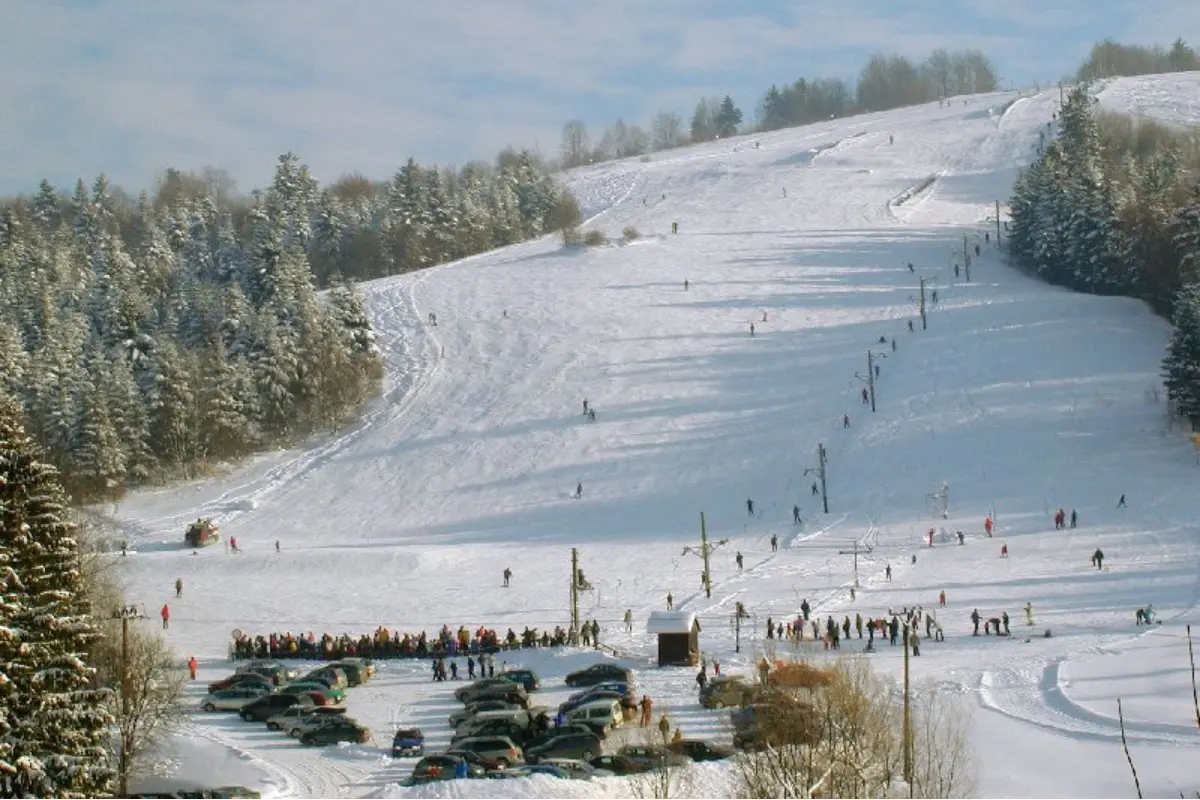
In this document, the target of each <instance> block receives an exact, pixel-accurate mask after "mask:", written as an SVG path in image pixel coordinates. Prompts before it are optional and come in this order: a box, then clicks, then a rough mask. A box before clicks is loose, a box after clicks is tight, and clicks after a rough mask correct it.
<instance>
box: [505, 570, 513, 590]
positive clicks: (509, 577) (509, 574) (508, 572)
mask: <svg viewBox="0 0 1200 800" xmlns="http://www.w3.org/2000/svg"><path fill="white" fill-rule="evenodd" d="M510 580H512V569H510V568H509V567H505V568H504V585H505V587H507V586H508V582H509V581H510Z"/></svg>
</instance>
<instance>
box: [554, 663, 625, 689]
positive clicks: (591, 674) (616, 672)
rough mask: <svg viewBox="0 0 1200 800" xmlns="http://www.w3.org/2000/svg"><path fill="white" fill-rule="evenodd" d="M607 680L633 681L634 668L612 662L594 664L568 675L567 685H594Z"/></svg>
mask: <svg viewBox="0 0 1200 800" xmlns="http://www.w3.org/2000/svg"><path fill="white" fill-rule="evenodd" d="M606 681H620V682H621V683H624V684H627V685H628V684H632V683H633V670H631V669H625V668H624V667H621V666H618V665H616V664H610V663H600V664H592V665H591V666H590V667H585V668H584V669H581V670H576V671H575V672H572V673H570V674H569V675H567V686H593V685H595V684H597V683H604V682H606Z"/></svg>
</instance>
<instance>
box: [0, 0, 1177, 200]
mask: <svg viewBox="0 0 1200 800" xmlns="http://www.w3.org/2000/svg"><path fill="white" fill-rule="evenodd" d="M1141 2H1142V7H1145V6H1149V5H1155V6H1156V7H1157V8H1156V14H1155V15H1154V17H1155V20H1156V26H1152V25H1151V23H1150V22H1149V21H1147V22H1144V23H1142V25H1143V27H1145V28H1151V27H1153V29H1154V30H1155V31H1157V30H1158V29H1159V28H1161V29H1162V30H1164V31H1168V30H1172V29H1173V27H1172V26H1171V25H1170V24H1169V20H1170V19H1171V18H1172V16H1171V15H1172V14H1177V15H1178V17H1179V19H1181V20H1184V21H1185V22H1186V23H1187V25H1193V26H1195V25H1200V20H1198V19H1197V16H1198V15H1200V12H1198V11H1197V10H1196V8H1193V6H1195V5H1198V4H1196V3H1195V2H1194V0H1141ZM948 5H952V4H950V3H948V2H947V0H905V2H903V3H896V4H887V3H880V2H878V1H877V0H840V1H839V2H836V3H828V2H824V0H821V2H816V1H815V0H814V1H811V2H808V1H802V2H798V3H793V2H788V0H746V2H744V3H728V2H719V1H718V0H656V2H653V3H649V2H645V1H644V0H606V2H604V3H592V2H583V0H505V2H502V3H501V2H493V1H492V0H440V1H439V2H433V3H425V2H407V1H406V0H399V1H393V0H356V2H354V3H326V2H321V1H320V0H255V2H253V3H246V2H237V1H236V0H205V2H204V3H200V4H192V5H184V6H180V5H176V4H149V3H145V2H141V0H109V2H105V3H94V4H93V3H87V4H82V3H53V2H48V1H44V2H38V3H24V4H12V5H11V6H10V7H9V8H8V10H7V11H6V24H5V25H3V26H0V68H2V69H3V72H4V75H5V80H4V81H3V82H0V107H2V108H4V109H5V124H4V125H2V126H0V155H3V156H4V157H3V158H0V191H12V190H30V189H32V187H33V186H34V185H35V184H36V182H37V180H38V179H39V178H40V177H42V176H48V177H51V178H52V179H53V180H56V181H57V182H60V183H62V182H67V181H70V180H73V178H74V176H75V175H79V174H82V175H84V176H85V178H87V177H89V176H91V175H93V174H95V173H98V172H100V171H106V172H108V173H109V175H110V178H111V179H112V180H113V181H114V182H116V183H120V184H124V185H126V186H128V187H129V188H131V189H137V188H141V187H143V186H146V185H147V184H149V183H150V181H151V180H152V178H153V176H154V175H155V173H156V172H157V171H158V170H160V169H161V168H163V167H165V166H168V165H175V166H180V167H184V168H198V167H201V166H204V165H208V164H211V165H215V166H220V167H223V168H225V169H227V170H228V171H229V172H230V173H231V174H233V175H234V176H235V177H236V178H237V179H238V180H239V182H240V183H241V185H242V186H243V187H244V188H248V187H250V186H253V185H261V184H262V183H263V182H265V181H266V180H267V179H268V178H269V176H270V173H271V170H272V167H273V164H274V161H275V156H276V155H278V153H280V152H283V151H285V150H288V149H293V150H295V151H296V152H298V153H299V154H300V155H301V157H302V158H304V159H305V160H306V161H308V162H309V163H310V165H311V166H312V168H313V170H314V172H315V173H316V174H318V175H319V176H321V177H322V178H325V179H332V178H334V177H336V176H337V175H339V174H341V173H344V172H348V171H355V170H357V171H362V172H364V173H366V174H368V175H372V176H378V177H384V176H386V175H389V174H391V172H393V171H394V170H395V168H396V167H397V166H398V165H400V164H401V163H403V161H404V160H405V159H406V158H407V157H408V156H409V155H414V156H416V157H417V158H418V159H420V160H423V161H440V162H457V163H462V162H464V161H466V160H469V159H470V158H476V157H485V158H486V157H490V156H491V155H492V154H494V153H495V152H496V151H497V150H498V149H499V147H501V146H503V145H505V144H517V145H526V144H529V145H531V144H533V143H534V142H535V141H539V142H540V144H541V147H542V149H543V150H544V151H547V152H553V151H554V150H555V149H556V146H557V143H558V134H559V131H560V129H561V125H562V123H563V121H565V120H567V119H570V118H574V117H581V118H583V119H585V120H587V121H588V122H591V123H593V124H596V125H599V124H601V123H605V122H608V121H611V120H612V119H615V118H616V117H618V116H621V117H624V118H625V119H626V120H627V121H629V122H645V121H647V120H648V118H649V117H650V116H651V115H652V114H653V113H654V112H655V111H658V110H660V109H662V108H668V109H669V110H675V111H678V112H680V113H681V114H682V115H684V116H685V117H686V116H687V114H688V113H689V112H690V106H691V104H692V103H693V102H694V101H695V99H697V98H698V97H700V96H702V95H712V94H725V93H731V94H733V95H734V96H735V98H736V99H737V100H738V101H739V103H740V104H741V105H742V106H743V108H744V109H745V110H746V112H747V115H748V116H750V115H752V113H753V108H754V105H755V104H756V103H757V100H758V99H759V96H760V95H761V92H762V91H763V90H764V89H765V88H766V86H767V85H768V84H770V83H772V82H785V81H791V80H794V79H795V78H797V77H799V76H800V75H809V76H813V75H838V76H842V77H852V75H853V74H854V72H855V70H856V69H857V67H858V66H859V65H860V64H861V63H862V60H863V56H864V54H865V53H867V52H870V51H874V50H887V51H899V52H903V53H906V54H909V55H912V56H917V57H920V56H923V55H924V54H925V53H927V52H928V51H929V50H930V49H932V48H933V47H937V46H945V47H948V48H951V49H956V48H961V47H978V48H980V49H982V50H983V51H984V52H988V53H991V54H992V55H993V57H994V58H995V59H996V60H997V61H998V62H999V63H1000V65H1001V68H1002V71H1004V70H1005V69H1006V68H1008V67H1010V66H1012V67H1015V66H1016V64H1017V62H1023V63H1024V64H1026V65H1028V69H1026V70H1025V71H1026V73H1027V74H1037V75H1039V76H1043V75H1044V73H1047V72H1048V73H1049V74H1045V75H1044V76H1045V77H1051V76H1053V75H1054V74H1055V73H1060V72H1063V71H1066V70H1068V69H1070V68H1071V67H1072V66H1073V64H1072V63H1065V62H1064V61H1063V59H1064V55H1063V49H1064V43H1063V42H1062V41H1060V40H1061V39H1062V38H1063V37H1062V35H1061V30H1062V29H1061V28H1058V26H1059V25H1065V24H1066V23H1067V22H1068V21H1069V20H1071V19H1074V20H1076V22H1078V21H1080V17H1079V15H1080V14H1083V15H1084V17H1086V16H1087V13H1088V9H1092V10H1093V11H1095V10H1098V9H1099V8H1100V7H1101V6H1106V5H1109V6H1112V7H1114V8H1116V7H1118V6H1119V7H1120V9H1121V12H1122V14H1135V13H1136V9H1135V8H1134V5H1135V4H1133V3H1132V2H1128V0H1110V2H1109V3H1107V4H1106V3H1105V2H1103V0H1091V4H1090V5H1089V4H1088V3H1085V2H1084V0H1057V1H1056V0H1045V1H1044V2H1035V0H1010V2H1009V3H1007V4H995V3H993V2H991V0H988V2H984V0H959V2H956V3H954V4H953V5H954V6H955V8H956V9H957V15H954V16H952V15H950V14H949V13H948V12H947V6H948ZM1055 15H1059V16H1055ZM1072 15H1074V16H1072ZM1093 16H1094V14H1093ZM1121 18H1122V17H1121V15H1117V18H1114V19H1113V24H1119V22H1120V19H1121ZM1047 20H1049V23H1050V24H1049V25H1046V21H1047ZM1055 20H1058V21H1057V22H1055ZM1039 21H1040V22H1041V24H1042V25H1045V27H1039ZM1056 28H1057V31H1056ZM1114 33H1115V34H1118V35H1119V34H1120V33H1121V32H1120V31H1115V32H1114ZM1173 35H1184V36H1185V37H1186V36H1187V31H1186V29H1185V30H1183V31H1180V32H1176V33H1174V34H1164V36H1171V38H1173ZM1088 44H1090V38H1088V39H1087V40H1086V41H1081V42H1079V43H1078V44H1077V47H1078V48H1080V49H1081V50H1082V51H1086V47H1087V45H1088ZM1071 58H1077V56H1076V55H1074V54H1072V55H1071ZM668 104H669V105H668Z"/></svg>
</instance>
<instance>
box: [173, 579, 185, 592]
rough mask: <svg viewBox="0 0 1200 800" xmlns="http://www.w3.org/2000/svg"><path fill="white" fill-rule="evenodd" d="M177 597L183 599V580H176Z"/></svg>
mask: <svg viewBox="0 0 1200 800" xmlns="http://www.w3.org/2000/svg"><path fill="white" fill-rule="evenodd" d="M175 596H176V597H183V578H176V579H175Z"/></svg>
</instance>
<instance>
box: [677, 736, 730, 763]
mask: <svg viewBox="0 0 1200 800" xmlns="http://www.w3.org/2000/svg"><path fill="white" fill-rule="evenodd" d="M667 749H668V750H670V751H671V752H672V753H678V754H680V755H684V756H687V757H688V758H690V759H691V760H692V761H721V760H722V759H726V758H730V757H731V756H733V754H734V752H735V751H734V749H733V748H732V747H729V746H728V745H724V744H712V743H711V742H706V741H704V740H702V739H680V740H679V741H677V742H671V743H670V744H668V745H667Z"/></svg>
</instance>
